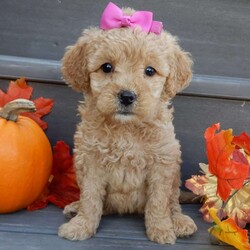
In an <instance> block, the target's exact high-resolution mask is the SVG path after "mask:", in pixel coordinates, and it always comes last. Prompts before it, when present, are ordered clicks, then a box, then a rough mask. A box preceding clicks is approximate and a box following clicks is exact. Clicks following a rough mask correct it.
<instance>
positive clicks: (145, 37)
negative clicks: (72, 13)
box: [62, 9, 192, 122]
mask: <svg viewBox="0 0 250 250" xmlns="http://www.w3.org/2000/svg"><path fill="white" fill-rule="evenodd" d="M125 12H126V10H125ZM132 12H133V11H132V10H131V9H128V10H127V14H129V15H131V14H132ZM191 66H192V60H191V58H190V56H189V54H188V53H186V52H184V51H183V50H182V49H181V48H180V47H179V45H178V44H177V40H176V38H175V37H173V36H171V35H170V34H169V33H168V32H166V31H163V32H162V33H161V34H160V35H156V34H154V33H146V32H144V31H142V30H141V29H140V28H139V27H138V28H134V29H132V28H127V27H126V28H116V29H111V30H101V29H98V28H91V29H87V30H85V31H84V32H83V35H82V36H81V37H80V38H79V39H78V41H77V42H76V44H75V45H73V46H69V47H68V48H67V51H66V53H65V55H64V57H63V60H62V73H63V77H64V79H65V80H66V82H67V83H68V84H69V85H70V86H72V88H73V89H75V90H77V91H82V92H85V94H86V95H87V97H88V99H89V98H91V99H92V101H93V102H94V105H95V107H96V109H97V110H98V111H99V112H100V113H101V114H102V115H103V116H105V117H109V118H112V119H115V120H117V121H122V122H127V121H135V120H139V121H142V120H144V121H147V120H152V119H154V118H155V117H156V116H157V112H158V110H159V107H161V105H162V104H163V103H165V102H168V101H169V100H170V99H171V98H172V97H174V96H175V94H176V93H177V92H179V91H180V90H182V89H183V88H184V87H186V86H187V85H188V83H189V81H190V79H191V76H192V72H191Z"/></svg>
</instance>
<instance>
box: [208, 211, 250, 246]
mask: <svg viewBox="0 0 250 250" xmlns="http://www.w3.org/2000/svg"><path fill="white" fill-rule="evenodd" d="M209 213H210V215H211V217H212V218H213V220H214V222H215V223H216V225H215V226H213V227H211V228H209V229H208V232H209V233H211V234H212V235H213V236H214V237H216V238H217V239H219V240H221V241H223V242H225V243H227V244H229V245H232V246H234V247H236V248H237V249H239V250H247V249H248V250H250V244H249V242H248V235H247V234H248V231H247V230H244V229H241V228H240V227H238V226H237V224H236V223H235V221H234V220H233V219H232V218H228V219H226V220H224V221H221V220H220V219H219V218H218V216H217V215H216V210H215V209H209Z"/></svg>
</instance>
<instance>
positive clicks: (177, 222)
mask: <svg viewBox="0 0 250 250" xmlns="http://www.w3.org/2000/svg"><path fill="white" fill-rule="evenodd" d="M172 222H173V226H174V232H175V234H176V236H177V237H185V236H189V235H192V234H193V233H194V232H196V231H197V226H196V225H195V223H194V221H193V220H192V219H191V218H190V217H189V216H187V215H184V214H175V215H174V216H173V217H172Z"/></svg>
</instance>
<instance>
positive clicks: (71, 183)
mask: <svg viewBox="0 0 250 250" xmlns="http://www.w3.org/2000/svg"><path fill="white" fill-rule="evenodd" d="M79 198H80V189H79V187H78V185H77V182H76V176H75V172H74V168H73V156H72V155H71V154H70V150H69V146H68V145H67V144H65V142H63V141H59V142H57V143H56V145H55V146H54V154H53V167H52V172H51V177H50V181H49V182H48V185H47V187H45V189H44V192H43V193H42V194H41V196H40V197H39V199H38V200H37V201H35V202H34V203H33V204H32V205H30V206H29V207H28V208H27V209H28V210H29V211H32V210H36V209H41V208H44V207H46V206H47V204H48V203H49V202H50V203H52V204H54V205H56V206H58V207H60V208H64V207H65V206H66V205H68V204H70V203H71V202H73V201H77V200H79Z"/></svg>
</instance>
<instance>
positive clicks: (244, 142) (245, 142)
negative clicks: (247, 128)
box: [232, 132, 250, 155]
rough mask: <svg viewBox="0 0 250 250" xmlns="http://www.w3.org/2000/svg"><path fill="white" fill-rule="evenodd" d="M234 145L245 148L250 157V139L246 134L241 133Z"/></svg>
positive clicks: (235, 139)
mask: <svg viewBox="0 0 250 250" xmlns="http://www.w3.org/2000/svg"><path fill="white" fill-rule="evenodd" d="M232 143H233V144H235V145H237V146H238V147H240V148H243V149H244V150H245V152H246V153H247V154H248V155H250V137H249V135H248V134H247V133H246V132H243V133H241V134H240V135H239V136H234V138H233V141H232Z"/></svg>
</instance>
